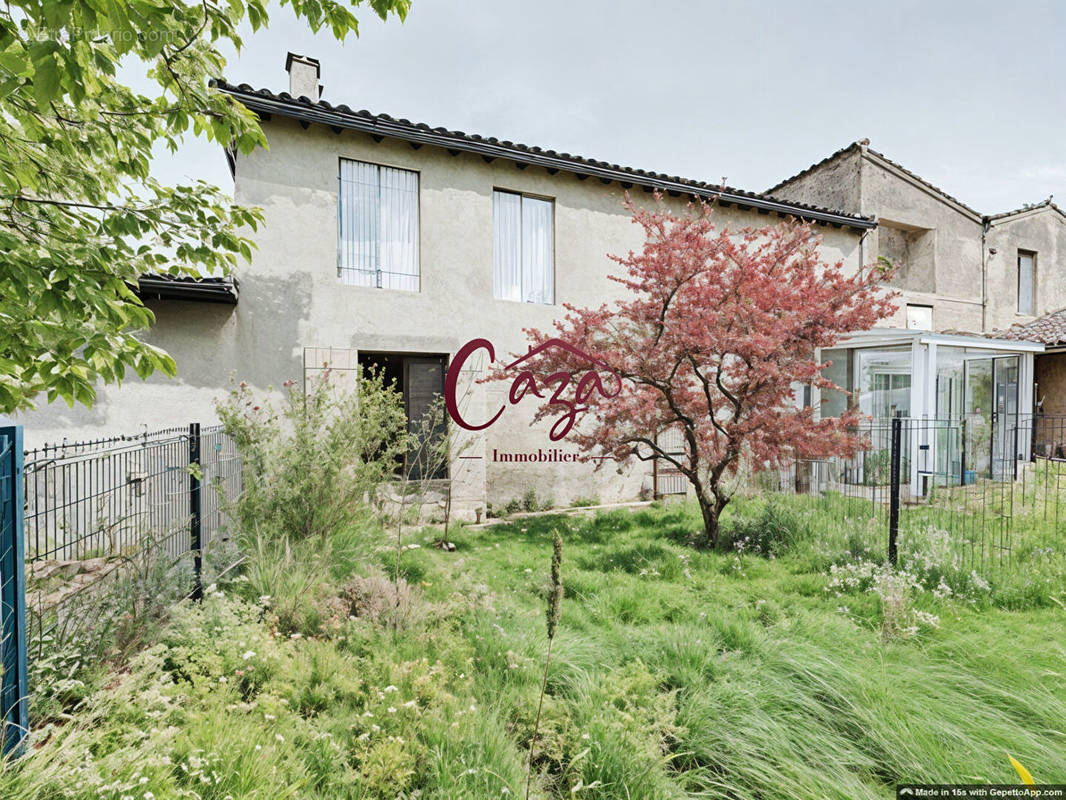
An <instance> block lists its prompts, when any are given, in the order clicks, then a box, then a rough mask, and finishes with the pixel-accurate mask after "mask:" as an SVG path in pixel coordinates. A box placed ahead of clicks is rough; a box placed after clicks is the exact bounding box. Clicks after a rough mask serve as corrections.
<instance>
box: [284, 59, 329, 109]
mask: <svg viewBox="0 0 1066 800" xmlns="http://www.w3.org/2000/svg"><path fill="white" fill-rule="evenodd" d="M285 71H286V72H288V73H289V94H291V95H292V96H293V97H306V98H307V99H308V100H310V101H311V102H312V103H317V102H318V98H319V97H321V96H322V86H321V85H320V84H319V83H318V79H319V77H320V76H321V74H322V69H321V67H319V64H318V59H317V58H311V57H310V56H300V55H297V54H296V53H289V54H288V55H287V56H285Z"/></svg>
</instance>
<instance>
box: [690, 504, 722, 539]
mask: <svg viewBox="0 0 1066 800" xmlns="http://www.w3.org/2000/svg"><path fill="white" fill-rule="evenodd" d="M696 497H697V498H698V499H699V502H700V512H701V513H702V514H703V535H704V542H705V543H706V544H707V546H708V547H710V548H712V549H713V548H715V547H718V514H719V512H720V511H721V508H720V507H719V503H718V500H717V499H708V498H707V497H705V496H704V494H703V492H697V494H696Z"/></svg>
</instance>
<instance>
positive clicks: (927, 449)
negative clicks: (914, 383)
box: [773, 414, 1066, 570]
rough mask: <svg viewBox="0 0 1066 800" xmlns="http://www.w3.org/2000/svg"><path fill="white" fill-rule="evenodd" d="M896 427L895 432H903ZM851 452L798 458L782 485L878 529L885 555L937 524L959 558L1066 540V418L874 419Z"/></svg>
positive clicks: (982, 564) (980, 566)
mask: <svg viewBox="0 0 1066 800" xmlns="http://www.w3.org/2000/svg"><path fill="white" fill-rule="evenodd" d="M894 429H895V430H894ZM852 433H853V434H854V435H856V436H857V437H858V438H859V439H860V441H861V442H862V449H861V450H860V451H859V452H858V453H856V454H855V455H854V456H852V457H850V458H831V459H825V460H819V461H797V462H795V463H793V464H792V465H791V466H789V467H788V468H787V469H784V470H782V471H781V472H780V473H779V474H778V476H777V478H776V485H775V486H774V487H773V488H776V489H779V490H781V491H785V492H790V493H796V494H801V495H807V496H808V497H810V498H811V502H812V503H814V504H816V505H817V507H818V508H819V509H820V510H821V511H822V512H823V513H828V514H830V515H831V516H833V517H834V518H835V519H836V520H838V521H839V522H841V523H842V524H846V525H854V526H860V525H861V526H865V527H867V528H873V529H874V530H876V531H878V536H879V537H880V538H881V540H882V541H884V542H885V545H886V546H885V551H886V554H887V555H888V556H889V557H890V558H893V557H894V555H895V548H896V546H899V545H901V544H906V543H907V541H908V540H909V539H911V538H913V537H918V536H919V535H921V536H925V537H926V538H927V537H928V534H929V532H930V531H933V532H936V533H938V534H940V535H942V536H943V537H945V538H946V540H947V541H948V543H949V544H950V547H951V549H952V552H953V557H954V558H955V560H956V562H957V563H958V565H959V566H961V567H964V568H966V569H971V568H972V569H977V570H988V569H996V568H1008V567H1012V566H1017V565H1018V563H1019V557H1020V556H1022V557H1024V558H1023V559H1022V560H1024V559H1025V558H1029V557H1030V556H1032V555H1033V554H1034V553H1039V552H1041V551H1043V550H1047V549H1049V548H1053V547H1061V544H1062V541H1063V539H1064V535H1063V534H1064V527H1066V417H1055V416H1049V415H1041V414H1028V415H1026V414H1009V415H1008V414H1004V415H1000V416H998V417H997V416H995V415H993V416H991V417H981V416H976V415H975V416H971V417H969V418H963V419H925V418H923V419H913V418H896V419H886V420H870V421H867V422H864V423H863V424H862V425H860V426H859V427H857V428H855V429H854V430H853V431H852Z"/></svg>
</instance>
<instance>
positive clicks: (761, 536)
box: [722, 497, 809, 558]
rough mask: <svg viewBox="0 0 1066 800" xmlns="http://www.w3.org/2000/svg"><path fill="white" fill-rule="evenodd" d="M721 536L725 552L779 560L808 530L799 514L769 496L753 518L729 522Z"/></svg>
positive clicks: (740, 518) (736, 519)
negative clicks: (732, 551) (731, 551)
mask: <svg viewBox="0 0 1066 800" xmlns="http://www.w3.org/2000/svg"><path fill="white" fill-rule="evenodd" d="M725 533H726V535H725V536H723V537H722V542H723V543H724V544H725V545H726V547H727V548H728V549H732V550H735V551H737V552H740V553H753V554H755V555H761V556H766V557H768V558H779V557H780V556H782V555H784V554H785V553H786V552H788V551H789V550H791V549H792V548H793V547H795V545H796V544H797V543H799V542H800V541H802V540H804V539H806V538H807V537H808V534H809V528H808V522H807V520H806V519H805V518H804V516H803V514H802V513H801V512H800V511H798V510H797V509H795V508H793V507H791V506H789V505H787V504H785V503H784V502H782V501H781V500H779V499H778V498H777V497H771V498H770V499H769V500H767V501H766V502H765V503H762V504H761V505H760V507H759V510H758V512H757V513H756V514H755V515H754V516H751V517H747V516H745V517H738V518H735V519H733V521H732V525H731V526H729V527H727V528H726V531H725Z"/></svg>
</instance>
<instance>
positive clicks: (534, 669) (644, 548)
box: [0, 500, 1066, 800]
mask: <svg viewBox="0 0 1066 800" xmlns="http://www.w3.org/2000/svg"><path fill="white" fill-rule="evenodd" d="M728 524H729V525H732V526H733V531H734V534H733V535H734V537H735V538H736V540H737V541H736V545H737V546H739V548H740V549H741V550H749V549H750V548H747V547H746V546H745V541H747V540H746V539H745V538H744V536H743V535H742V534H743V532H744V531H750V532H752V533H753V535H754V539H756V540H757V539H758V537H759V535H760V526H761V525H778V526H779V527H780V526H782V525H783V526H784V529H783V530H782V531H779V534H780V535H779V536H777V537H776V539H775V541H778V540H780V542H779V544H777V545H774V546H773V547H761V548H760V549H762V551H763V553H766V552H767V551H768V550H769V551H770V552H774V553H776V555H777V557H775V558H769V557H767V556H766V555H760V554H755V553H751V552H741V553H739V554H738V553H737V552H736V549H733V550H731V551H725V552H710V551H706V550H700V549H697V548H694V547H693V546H691V545H690V544H689V542H688V539H689V538H690V536H691V535H692V534H693V532H694V531H696V530H697V529H698V521H697V516H696V514H695V513H694V510H693V509H691V508H686V507H682V506H668V507H665V508H653V509H642V510H638V511H632V512H630V511H624V510H623V511H617V512H611V513H607V514H601V515H599V516H597V517H595V518H592V519H586V518H566V517H563V516H549V517H536V518H528V519H525V520H519V521H515V522H511V523H507V524H501V525H497V526H494V527H487V528H481V529H478V530H476V531H475V530H470V529H466V530H461V531H460V532H459V533H458V534H457V535H456V536H455V541H456V543H457V545H458V549H457V550H456V552H454V553H449V552H442V551H440V550H437V549H435V548H432V547H430V546H429V540H428V532H427V538H426V539H423V538H421V537H420V536H413V537H408V539H407V541H409V542H411V543H417V544H420V545H421V546H420V547H419V548H418V549H411V550H406V551H404V553H403V556H402V564H403V571H404V573H405V575H406V578H407V580H408V581H410V584H411V586H412V589H413V597H412V598H411V599H410V602H409V603H408V601H407V600H406V599H404V601H403V604H402V607H401V612H402V614H401V616H402V617H403V619H401V620H400V621H399V622H398V624H392V622H393V621H394V620H395V613H394V612H395V609H393V612H389V613H385V614H383V615H381V618H382V619H383V620H384V621H374V620H373V619H368V618H366V616H365V615H364V616H363V617H360V616H358V615H355V618H354V619H352V618H349V616H351V615H349V614H347V612H348V611H350V610H351V609H350V608H348V607H346V606H345V605H344V603H340V604H338V603H336V602H331V598H335V597H338V596H342V595H344V585H345V583H346V582H347V581H348V580H349V579H350V576H351V575H352V574H353V573H358V574H362V575H369V574H371V573H373V572H375V571H376V572H377V573H379V574H381V573H382V572H383V571H386V573H387V570H388V569H389V567H390V564H391V559H392V558H393V554H391V553H390V552H389V551H387V550H382V551H380V552H378V553H376V554H374V555H373V556H371V557H370V559H369V561H367V560H364V559H363V558H362V557H359V558H357V557H355V555H353V554H354V553H355V552H356V550H355V548H354V546H353V548H352V549H351V550H350V551H349V550H346V549H345V548H346V545H345V543H344V542H335V543H333V547H332V549H330V551H329V553H330V555H329V556H328V558H327V560H328V563H329V570H328V571H327V572H326V573H325V574H324V576H320V577H317V578H316V577H315V575H314V574H313V573H312V572H308V571H307V570H306V569H304V568H303V567H300V566H298V565H296V562H295V561H294V562H292V563H293V565H291V566H284V565H283V566H282V567H281V568H279V569H277V570H275V571H274V573H271V571H270V569H267V568H265V567H264V565H262V564H260V565H259V567H258V568H256V567H254V566H253V569H252V570H250V572H249V574H248V575H246V576H245V577H244V578H243V579H241V580H239V581H237V582H236V583H233V584H230V585H227V586H223V587H221V590H220V591H218V592H214V593H211V594H210V596H208V597H207V598H206V599H205V600H204V601H203V603H202V605H201V606H199V607H197V606H194V605H192V604H189V605H187V606H183V607H181V608H179V609H178V610H177V611H176V612H175V613H174V618H173V620H172V622H171V624H170V625H169V627H168V628H167V629H166V632H165V635H164V638H163V640H162V641H161V642H160V643H158V644H156V645H155V646H153V647H151V648H150V649H149V650H147V651H146V652H145V653H143V654H142V655H141V656H139V657H138V658H137V659H135V660H134V662H133V663H132V665H131V666H130V667H129V669H127V670H125V671H123V672H122V673H119V674H112V675H110V676H109V677H108V678H107V679H106V681H105V685H104V686H103V687H102V688H101V689H100V690H99V691H97V692H96V694H95V695H94V696H93V699H92V700H91V701H90V702H89V704H88V706H87V707H84V708H81V709H78V710H76V711H75V712H74V713H73V714H72V716H71V718H70V719H68V720H59V721H57V722H56V723H55V724H54V725H53V727H52V728H51V729H49V730H46V731H43V732H38V733H37V734H36V735H35V737H34V741H33V744H32V745H31V748H30V753H29V754H28V756H27V757H25V758H23V759H22V760H21V761H20V762H18V763H17V765H15V766H9V767H8V768H7V769H6V770H5V771H4V772H3V773H0V796H3V797H4V798H29V797H34V798H53V797H55V798H58V797H76V798H137V800H143V799H144V798H147V799H148V800H152V798H155V800H162V798H171V797H196V798H217V799H218V800H222V798H234V799H235V800H236V798H262V800H270V799H272V798H284V797H291V798H329V799H330V800H332V799H333V798H396V797H401V798H413V797H422V798H496V797H501V796H510V797H516V796H519V797H520V796H522V795H523V794H524V792H525V775H526V759H527V755H528V747H529V742H530V737H531V732H532V728H533V720H534V716H535V714H536V708H537V697H538V694H539V690H540V683H541V678H542V675H543V665H544V653H545V649H546V638H545V636H546V635H545V624H544V606H545V604H544V597H545V594H546V588H547V573H548V564H549V559H550V555H551V544H550V538H551V531H552V529H553V528H555V527H558V528H559V529H560V530H561V531H562V533H563V538H564V542H565V550H564V560H563V578H564V583H565V589H566V594H565V600H564V602H563V608H562V623H561V626H560V632H559V634H558V637H557V639H556V641H555V646H554V650H553V657H552V664H551V669H550V673H549V679H548V695H547V698H546V700H545V706H544V714H543V719H542V721H541V725H540V734H539V736H538V739H537V742H536V748H535V756H534V762H533V767H534V778H533V788H532V795H533V796H535V797H580V798H633V799H634V800H637V798H641V799H651V798H681V797H720V798H752V799H753V800H754V799H755V798H759V799H760V800H765V799H767V798H841V800H855V799H857V798H888V797H893V796H894V787H895V784H896V783H897V782H923V783H940V782H962V783H974V782H986V781H988V782H996V783H1018V780H1019V779H1018V776H1017V774H1016V773H1015V771H1014V769H1013V768H1012V766H1011V764H1010V761H1009V760H1008V755H1010V756H1013V757H1015V758H1017V759H1018V760H1019V761H1020V762H1021V763H1022V764H1024V765H1025V766H1026V767H1027V768H1028V769H1029V771H1030V772H1031V773H1032V774H1033V776H1034V777H1035V778H1036V780H1037V781H1038V782H1044V783H1054V782H1060V783H1066V649H1064V647H1066V635H1064V631H1066V626H1064V623H1066V608H1064V607H1063V605H1062V602H1063V597H1064V591H1066V583H1064V582H1063V580H1062V571H1061V569H1060V568H1059V567H1058V566H1052V567H1049V568H1046V569H1043V570H1042V571H1036V570H1028V569H1026V568H1025V567H1024V565H1023V566H1022V568H1020V570H1019V573H1020V574H1016V575H1012V576H1010V577H1006V578H998V577H997V576H983V577H980V576H979V578H975V579H974V580H975V581H976V584H975V585H972V586H970V587H969V589H966V588H965V587H961V586H959V585H958V582H957V581H956V582H955V583H954V584H952V581H951V580H947V581H946V582H945V581H941V582H940V584H939V585H940V587H941V590H940V591H929V590H922V589H918V588H915V587H913V586H911V587H909V588H908V589H906V591H904V592H903V594H902V595H901V597H902V598H903V599H902V600H901V603H902V604H903V607H902V609H896V611H899V612H900V613H902V614H904V615H906V614H911V613H912V612H913V611H915V610H917V611H920V612H922V614H921V615H920V616H919V617H914V619H915V620H919V619H920V620H921V624H918V623H917V622H916V623H915V624H913V625H911V624H910V622H905V624H901V625H900V626H899V628H898V629H894V630H889V629H884V619H885V614H886V609H885V608H884V605H885V602H886V600H885V599H884V596H883V595H884V592H879V591H871V590H870V586H868V585H866V584H865V583H864V580H866V579H865V578H863V577H862V575H863V574H864V573H863V571H862V569H861V568H855V567H854V565H855V564H856V563H861V562H863V560H864V558H865V556H864V555H863V553H864V552H865V546H863V544H862V541H863V537H865V536H867V535H868V534H869V531H868V530H864V529H861V525H860V524H859V523H844V524H841V523H839V522H833V521H831V520H830V519H829V518H828V517H823V516H820V515H819V513H818V512H816V511H812V510H809V509H804V508H802V507H800V506H799V505H796V506H795V507H791V506H790V507H787V508H785V509H784V510H780V509H779V510H778V511H774V512H772V513H770V514H769V515H768V513H767V511H766V507H765V504H764V503H763V501H761V500H749V501H746V503H741V505H740V506H739V507H738V510H737V511H735V512H733V517H732V519H731V520H730V521H729V523H728ZM727 527H728V525H727ZM853 528H854V529H853ZM782 542H783V543H782ZM870 546H871V552H876V547H877V544H876V542H872V543H871V544H870ZM296 552H297V555H296V556H295V557H294V558H299V552H300V551H296ZM307 552H308V553H311V552H312V548H310V546H308V548H307ZM260 558H265V556H263V555H262V554H261V555H260ZM308 558H312V556H310V555H308ZM871 560H872V561H876V560H877V559H876V556H873V557H871ZM1056 563H1057V562H1056ZM834 565H836V568H835V569H834ZM849 565H851V566H849ZM841 570H843V571H841ZM852 571H853V572H854V574H855V575H856V576H858V577H855V579H854V580H853V581H850V582H849V581H848V580H841V579H840V577H839V576H840V575H842V574H845V575H851V574H852ZM834 576H835V577H834ZM925 577H926V578H927V577H928V576H925ZM379 583H382V584H383V582H379ZM948 584H952V585H954V586H955V588H954V590H953V591H950V592H945V591H943V588H944V587H945V586H947V585H948ZM986 584H987V588H986ZM271 585H273V586H274V587H275V588H274V589H273V590H272V591H273V593H274V595H275V596H271V597H263V596H261V595H260V592H263V593H264V594H265V593H266V592H265V591H264V587H266V586H271ZM381 591H382V592H385V593H386V594H387V593H388V589H387V588H381ZM344 596H350V593H349V595H344ZM387 596H388V597H389V598H391V597H392V595H388V594H387ZM346 602H347V601H346ZM390 602H391V601H389V602H387V603H386V604H385V605H386V607H387V608H388V607H389V603H390ZM393 605H394V603H393ZM889 611H890V612H891V611H892V609H889ZM909 619H910V617H907V620H909Z"/></svg>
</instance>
